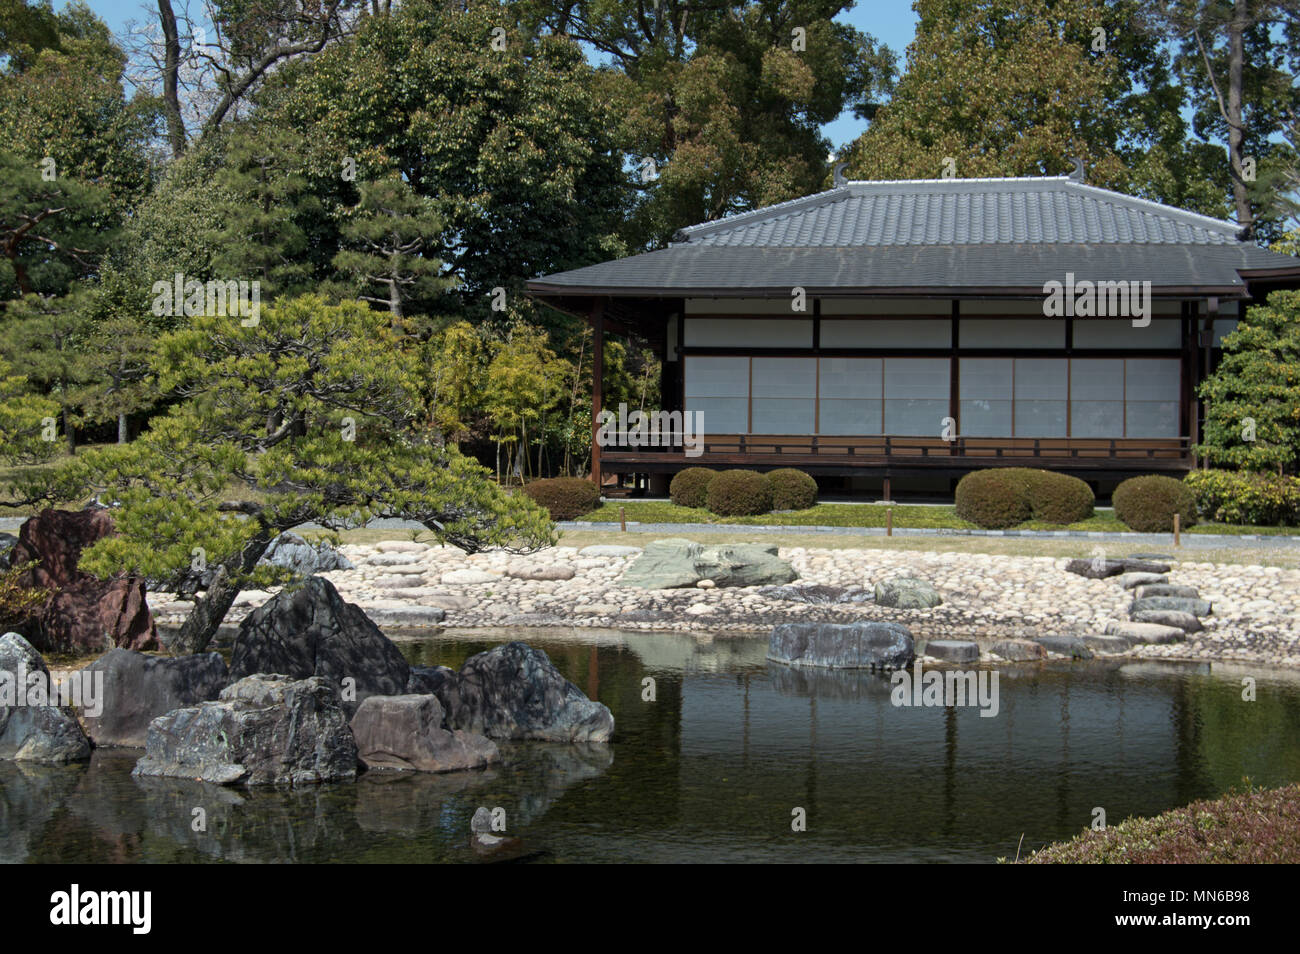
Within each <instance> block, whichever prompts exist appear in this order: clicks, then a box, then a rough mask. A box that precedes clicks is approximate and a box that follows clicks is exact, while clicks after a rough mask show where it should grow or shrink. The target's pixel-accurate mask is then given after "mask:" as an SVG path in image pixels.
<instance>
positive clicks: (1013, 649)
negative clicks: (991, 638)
mask: <svg viewBox="0 0 1300 954" xmlns="http://www.w3.org/2000/svg"><path fill="white" fill-rule="evenodd" d="M993 652H994V654H996V655H998V656H1001V657H1002V658H1003V659H1005V660H1007V661H1008V662H1032V661H1034V660H1038V659H1046V658H1047V649H1046V647H1044V646H1043V644H1042V643H1036V642H1034V641H1033V640H1032V639H1003V640H999V641H998V642H996V643H994V644H993Z"/></svg>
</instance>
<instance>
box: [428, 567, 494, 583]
mask: <svg viewBox="0 0 1300 954" xmlns="http://www.w3.org/2000/svg"><path fill="white" fill-rule="evenodd" d="M500 579H501V577H499V576H497V575H496V574H495V573H487V572H485V571H484V570H450V571H449V572H447V573H444V574H443V575H442V577H441V578H440V582H442V583H458V584H480V583H495V582H497V581H498V580H500Z"/></svg>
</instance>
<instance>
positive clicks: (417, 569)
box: [384, 563, 429, 578]
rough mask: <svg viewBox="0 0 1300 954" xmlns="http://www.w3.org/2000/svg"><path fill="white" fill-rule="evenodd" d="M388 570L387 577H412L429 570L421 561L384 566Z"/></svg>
mask: <svg viewBox="0 0 1300 954" xmlns="http://www.w3.org/2000/svg"><path fill="white" fill-rule="evenodd" d="M384 569H385V570H387V571H388V575H389V577H399V578H400V577H412V576H422V575H423V574H425V573H428V572H429V567H428V566H426V565H425V564H423V563H402V564H398V565H397V566H388V567H384Z"/></svg>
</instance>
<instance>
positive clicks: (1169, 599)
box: [1128, 596, 1214, 616]
mask: <svg viewBox="0 0 1300 954" xmlns="http://www.w3.org/2000/svg"><path fill="white" fill-rule="evenodd" d="M1213 608H1214V607H1213V606H1212V605H1211V603H1210V601H1209V600H1198V599H1188V598H1187V597H1184V596H1147V597H1143V598H1142V599H1136V600H1134V601H1133V602H1132V603H1131V604H1129V608H1128V610H1129V615H1132V614H1134V613H1141V612H1143V611H1144V610H1176V611H1178V612H1180V613H1191V614H1192V615H1193V616H1209V615H1210V613H1211V611H1212V610H1213Z"/></svg>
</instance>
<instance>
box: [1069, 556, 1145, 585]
mask: <svg viewBox="0 0 1300 954" xmlns="http://www.w3.org/2000/svg"><path fill="white" fill-rule="evenodd" d="M1065 569H1066V571H1067V572H1069V573H1077V574H1078V575H1079V576H1086V577H1087V578H1088V579H1090V580H1104V579H1106V578H1108V577H1112V576H1119V575H1120V574H1122V573H1151V574H1164V573H1168V572H1169V564H1168V563H1152V562H1150V561H1147V560H1137V559H1134V558H1133V557H1125V558H1124V559H1122V560H1097V559H1087V560H1070V561H1069V562H1068V563H1066V564H1065Z"/></svg>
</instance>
